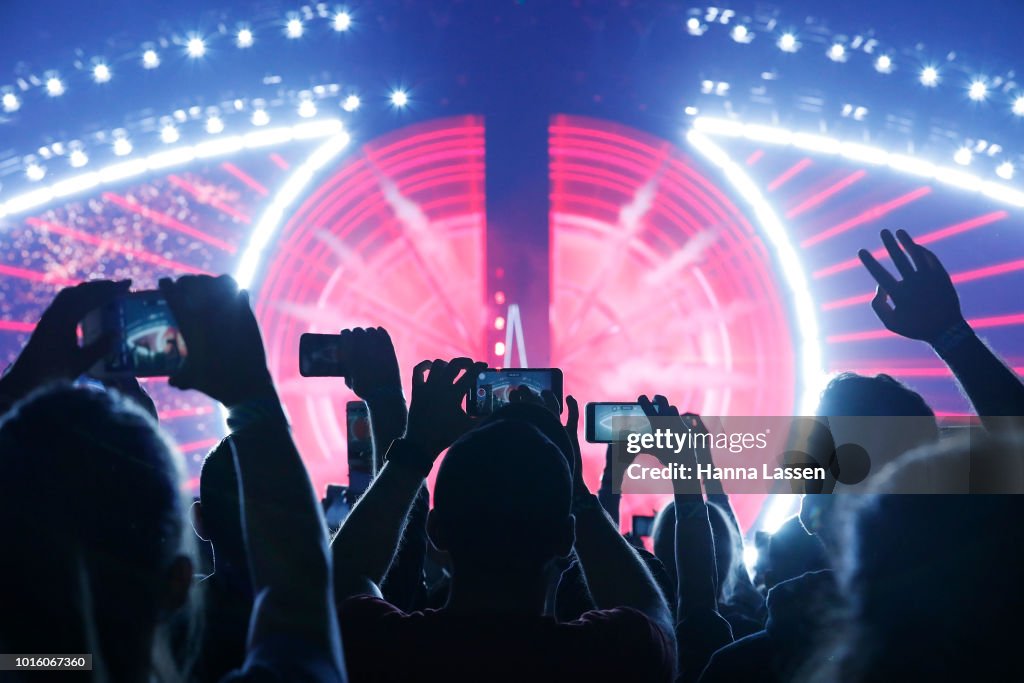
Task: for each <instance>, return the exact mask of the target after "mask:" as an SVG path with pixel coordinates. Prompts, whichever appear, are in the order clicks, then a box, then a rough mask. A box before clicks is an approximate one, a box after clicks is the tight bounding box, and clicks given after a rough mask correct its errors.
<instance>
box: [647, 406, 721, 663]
mask: <svg viewBox="0 0 1024 683" xmlns="http://www.w3.org/2000/svg"><path fill="white" fill-rule="evenodd" d="M637 401H638V402H639V403H640V405H641V407H643V409H644V413H646V414H647V416H648V417H660V418H673V419H675V420H678V424H677V426H676V429H679V430H691V429H692V430H694V431H698V432H703V431H707V430H706V428H705V427H704V424H703V423H702V422H701V420H700V418H699V417H697V416H696V415H691V414H687V415H685V416H683V417H680V416H679V411H678V410H677V409H676V407H675V406H673V405H670V404H669V402H668V399H666V398H665V397H664V396H655V397H654V401H653V402H652V401H651V400H650V399H648V398H647V397H646V396H641V397H639V398H638V399H637ZM655 455H657V456H658V457H659V459H660V460H662V461H663V462H666V463H669V462H676V463H678V464H680V465H683V466H685V467H687V468H690V469H689V471H690V472H696V471H697V469H696V466H697V455H696V452H695V451H694V450H687V449H683V450H681V451H680V452H679V453H678V454H677V453H674V452H672V451H667V452H663V453H655ZM672 486H673V492H674V496H675V513H676V539H675V541H676V547H675V559H676V578H677V581H678V589H677V595H678V602H677V603H676V610H675V612H676V639H677V643H678V645H677V651H678V653H679V676H678V680H680V681H695V680H697V679H698V678H699V677H700V674H701V672H702V671H703V670H704V667H705V666H707V663H708V662H709V661H710V660H711V655H713V654H714V653H715V651H716V650H718V649H719V648H721V647H723V646H725V645H728V644H729V643H731V642H732V629H731V628H730V627H729V623H728V622H727V621H726V620H725V619H724V618H723V617H722V616H721V615H720V614H719V613H718V569H717V566H716V561H715V540H714V536H713V533H712V530H711V520H710V518H709V517H708V508H707V504H706V503H705V502H704V496H703V495H702V493H701V482H700V480H699V479H696V478H694V479H673V480H672Z"/></svg>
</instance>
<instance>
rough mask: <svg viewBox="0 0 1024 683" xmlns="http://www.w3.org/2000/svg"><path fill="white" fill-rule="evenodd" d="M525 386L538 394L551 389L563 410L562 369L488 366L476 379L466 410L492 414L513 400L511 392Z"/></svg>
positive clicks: (471, 413)
mask: <svg viewBox="0 0 1024 683" xmlns="http://www.w3.org/2000/svg"><path fill="white" fill-rule="evenodd" d="M522 386H525V387H527V388H529V389H530V390H532V391H533V392H534V393H536V394H538V395H539V394H541V393H542V392H544V391H551V392H552V393H554V395H555V399H557V401H558V411H559V412H561V411H562V371H561V370H559V369H558V368H509V369H506V370H494V369H491V368H488V369H487V370H484V371H483V372H481V373H480V374H479V375H477V377H476V380H475V381H474V382H473V386H472V388H471V389H470V393H469V396H468V397H467V398H466V411H467V412H468V413H469V414H470V415H478V416H485V415H490V414H491V413H493V412H494V411H495V410H497V409H498V408H500V407H501V406H503V405H505V404H506V403H508V401H509V394H511V393H512V392H513V391H514V390H515V389H518V388H519V387H522Z"/></svg>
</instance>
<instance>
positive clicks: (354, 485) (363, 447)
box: [345, 401, 373, 494]
mask: <svg viewBox="0 0 1024 683" xmlns="http://www.w3.org/2000/svg"><path fill="white" fill-rule="evenodd" d="M345 426H346V428H347V431H348V485H349V488H351V489H352V492H353V493H357V494H361V493H363V492H364V491H365V490H366V488H367V487H368V486H369V485H370V479H371V478H372V476H373V436H372V434H371V432H370V413H369V411H368V410H367V408H366V404H365V403H363V402H362V401H349V402H348V403H346V404H345Z"/></svg>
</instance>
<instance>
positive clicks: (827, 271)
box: [814, 210, 1010, 279]
mask: <svg viewBox="0 0 1024 683" xmlns="http://www.w3.org/2000/svg"><path fill="white" fill-rule="evenodd" d="M1009 216H1010V214H1009V212H1007V211H1003V210H999V211H992V212H990V213H986V214H984V215H981V216H977V217H976V218H971V219H968V220H966V221H961V222H959V223H954V224H953V225H948V226H946V227H945V228H940V229H938V230H935V231H933V232H929V233H927V234H924V235H921V236H919V237H916V238H915V241H916V242H917V243H918V244H922V245H928V244H931V243H933V242H938V241H939V240H943V239H946V238H947V237H952V236H953V235H959V234H960V233H962V232H967V231H968V230H974V229H976V228H980V227H983V226H985V225H988V224H990V223H995V222H996V221H1001V220H1003V219H1004V218H1009ZM872 254H873V255H874V256H875V258H880V259H886V258H889V252H887V251H886V250H885V249H884V248H878V249H876V250H875V251H873V252H872ZM858 266H860V259H859V258H856V257H854V258H852V259H848V260H846V261H841V262H839V263H837V264H835V265H833V266H829V267H827V268H822V269H821V270H817V271H815V272H814V278H815V279H820V278H823V277H828V276H829V275H835V274H836V273H841V272H843V271H844V270H850V269H851V268H856V267H858Z"/></svg>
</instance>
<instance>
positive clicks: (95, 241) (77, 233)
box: [25, 216, 211, 275]
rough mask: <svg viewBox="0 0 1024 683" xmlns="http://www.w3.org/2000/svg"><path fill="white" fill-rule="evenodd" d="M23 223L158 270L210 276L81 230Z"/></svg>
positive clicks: (36, 221)
mask: <svg viewBox="0 0 1024 683" xmlns="http://www.w3.org/2000/svg"><path fill="white" fill-rule="evenodd" d="M25 222H26V223H28V224H29V225H31V226H32V227H34V228H39V229H40V230H46V231H47V232H52V233H54V234H56V235H63V236H64V237H69V238H71V239H73V240H75V241H77V242H83V243H85V244H91V245H92V246H94V247H99V248H101V249H107V250H109V251H113V252H116V253H118V254H124V255H125V256H131V257H132V258H133V259H138V260H139V261H144V262H145V263H151V264H153V265H154V266H157V267H159V268H166V269H167V270H170V271H173V272H176V273H188V274H190V275H210V274H211V273H209V272H208V271H205V270H203V269H201V268H196V267H194V266H190V265H187V264H184V263H180V262H178V261H172V260H171V259H167V258H164V257H163V256H160V255H158V254H154V253H153V252H150V251H146V250H145V249H135V248H132V247H129V246H127V245H126V244H124V243H123V242H120V241H118V240H110V239H103V238H101V237H97V236H96V235H90V234H89V233H87V232H82V231H81V230H75V229H74V228H69V227H67V226H66V225H60V224H58V223H51V222H50V221H44V220H42V219H39V218H36V217H35V216H30V217H29V218H26V219H25Z"/></svg>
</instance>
